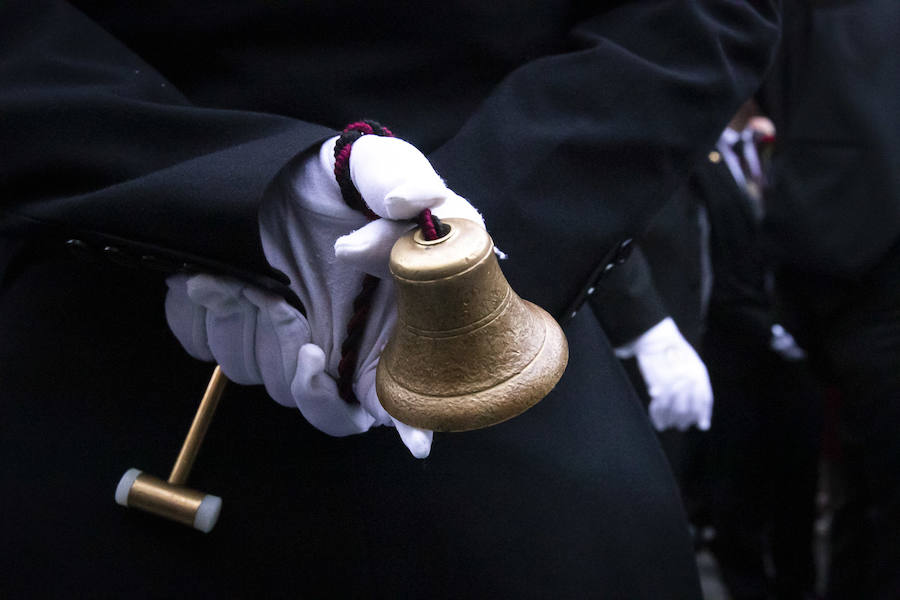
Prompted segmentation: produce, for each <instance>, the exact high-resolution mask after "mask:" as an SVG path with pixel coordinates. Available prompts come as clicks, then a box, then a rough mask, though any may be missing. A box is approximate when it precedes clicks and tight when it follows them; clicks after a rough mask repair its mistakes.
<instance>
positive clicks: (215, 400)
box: [169, 365, 228, 485]
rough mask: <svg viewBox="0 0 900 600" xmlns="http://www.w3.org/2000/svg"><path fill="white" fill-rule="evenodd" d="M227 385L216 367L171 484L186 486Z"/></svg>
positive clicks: (170, 480) (186, 439)
mask: <svg viewBox="0 0 900 600" xmlns="http://www.w3.org/2000/svg"><path fill="white" fill-rule="evenodd" d="M226 383H228V378H227V377H225V375H224V374H223V373H222V369H221V368H219V365H216V369H215V370H214V371H213V374H212V377H211V378H210V380H209V385H208V386H206V393H205V394H203V400H201V401H200V408H198V409H197V414H196V416H194V422H193V423H191V428H190V430H189V431H188V434H187V437H186V438H185V439H184V445H182V446H181V452H179V453H178V458H177V459H175V466H173V467H172V474H171V475H169V483H170V484H172V485H184V484H185V483H187V478H188V475H190V473H191V467H193V466H194V459H196V458H197V452H199V451H200V444H202V443H203V436H205V435H206V430H207V429H208V428H209V423H210V421H212V417H213V414H214V413H215V412H216V406H218V405H219V398H221V397H222V392H223V391H224V390H225V384H226Z"/></svg>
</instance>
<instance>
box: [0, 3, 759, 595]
mask: <svg viewBox="0 0 900 600" xmlns="http://www.w3.org/2000/svg"><path fill="white" fill-rule="evenodd" d="M756 4H757V5H758V6H759V8H758V9H757V8H755V6H751V5H743V4H741V5H736V4H733V3H722V4H721V5H716V6H715V7H713V8H708V7H706V6H702V7H701V6H693V5H691V6H683V5H680V4H672V5H663V6H657V5H656V4H649V5H645V4H644V3H639V2H635V3H621V4H610V6H608V7H606V8H605V9H604V10H599V11H596V14H586V12H585V11H584V10H582V8H581V7H577V6H572V5H569V3H563V2H559V3H554V2H550V3H547V4H545V5H531V4H522V3H509V5H508V6H507V5H503V3H501V5H497V4H496V3H495V4H485V3H481V2H475V3H468V2H444V3H440V4H439V5H435V6H429V7H428V9H427V10H421V9H420V10H416V9H414V8H410V7H405V6H400V5H399V4H389V5H387V6H385V5H379V4H377V3H367V2H363V3H359V5H358V6H354V7H353V9H352V10H351V9H350V7H342V8H341V10H340V11H339V12H338V9H337V8H336V6H337V5H335V4H334V3H330V2H329V3H311V2H305V3H300V4H298V6H296V7H292V6H288V5H286V4H282V3H260V2H254V3H246V4H244V3H238V2H235V3H231V4H229V5H225V4H223V3H221V2H216V3H204V2H200V3H192V4H190V5H189V6H188V7H185V8H183V9H181V10H180V11H177V14H175V11H171V12H167V11H166V10H165V9H160V8H158V7H156V6H151V5H146V6H144V5H141V6H140V7H135V6H129V7H126V6H125V5H109V4H103V5H100V4H97V5H94V4H92V3H88V2H85V3H83V8H84V10H85V12H86V13H87V14H88V15H89V17H90V18H88V17H85V16H83V15H81V14H79V13H78V12H77V11H75V10H73V9H71V8H70V7H68V6H67V5H65V4H63V3H58V2H38V3H36V2H30V3H27V4H26V3H4V4H3V5H2V8H0V56H2V60H0V114H3V120H2V124H0V147H3V148H5V149H14V152H12V153H8V154H7V155H6V156H4V160H3V161H0V162H2V165H0V169H2V171H0V198H2V200H0V202H2V210H3V214H2V218H0V239H2V244H3V250H4V251H3V255H2V256H3V263H2V265H0V273H2V276H0V281H2V288H0V319H2V323H0V331H2V336H3V340H2V344H0V348H2V350H0V352H3V357H2V358H3V360H2V361H0V365H2V366H0V369H2V371H0V381H2V382H3V391H2V393H3V394H4V401H3V410H4V415H3V426H4V428H5V433H4V435H3V436H2V442H0V443H2V444H3V446H2V461H0V462H2V464H3V472H2V475H3V489H4V490H11V491H10V492H9V493H4V495H3V497H4V499H3V502H4V506H3V510H2V511H0V512H2V515H3V517H2V524H0V528H2V529H3V531H4V537H5V540H4V542H5V543H4V545H3V552H4V554H5V555H4V557H3V562H4V564H5V565H7V569H8V572H9V573H12V575H11V576H6V577H4V578H2V581H0V587H2V588H3V591H4V592H6V595H23V594H25V593H27V592H34V591H35V590H44V591H46V592H49V593H50V594H52V595H64V594H71V593H75V594H83V595H92V594H98V595H120V594H123V593H124V592H125V591H130V592H134V593H136V594H137V595H144V596H165V595H168V596H171V595H174V594H180V593H184V592H185V591H189V592H193V593H198V592H199V593H200V595H209V596H219V597H221V596H250V595H269V596H272V595H275V596H279V595H291V596H296V595H306V594H309V595H313V596H323V595H326V594H328V595H330V596H336V597H384V598H396V597H424V596H429V597H485V596H496V597H550V596H552V597H573V598H574V597H585V596H590V595H598V596H603V597H609V598H613V597H619V598H641V597H647V598H660V597H667V598H691V597H697V596H698V595H699V588H698V585H697V579H696V573H695V570H694V568H693V557H692V554H691V549H690V546H689V542H688V539H687V536H686V531H685V526H684V519H683V515H682V513H681V507H680V504H679V502H678V500H677V497H676V495H675V492H674V485H673V482H672V480H671V476H670V474H669V472H668V469H667V468H666V465H665V461H664V459H663V457H662V454H661V453H660V452H659V450H658V447H657V446H656V443H655V440H654V438H653V435H652V432H651V431H650V430H649V428H648V427H647V424H646V420H645V418H644V416H643V414H642V411H641V408H640V406H639V404H638V402H637V401H636V400H635V398H634V396H633V395H632V393H631V392H630V391H629V387H628V384H627V380H626V379H625V375H624V373H623V372H622V371H621V369H620V368H619V367H618V365H617V363H616V361H615V360H614V359H613V357H612V353H611V351H610V348H609V345H608V342H607V341H606V339H605V338H604V336H603V334H602V332H601V330H600V329H599V327H598V325H597V323H596V321H595V320H594V319H593V317H592V315H591V314H590V311H581V312H578V313H577V315H576V316H573V313H575V309H576V308H577V307H578V306H580V303H581V301H582V299H583V297H584V292H585V290H586V289H587V288H588V287H590V286H591V285H592V284H593V283H594V281H595V280H596V278H597V277H598V275H599V273H600V272H602V270H603V266H604V265H605V264H607V263H609V262H611V261H613V260H614V258H615V256H616V254H617V252H618V248H619V246H620V244H621V243H622V242H623V241H624V240H626V239H627V238H628V237H629V236H630V235H632V234H633V233H634V232H636V231H639V230H641V229H643V227H644V226H645V224H646V222H647V220H648V219H649V218H650V216H651V215H652V213H653V212H654V211H655V210H656V209H657V208H659V205H660V199H661V198H665V197H667V196H668V194H669V193H670V192H671V190H672V189H673V188H674V187H675V186H676V185H677V184H678V182H679V180H680V178H681V177H682V175H683V173H684V172H685V169H686V166H687V165H688V164H690V163H691V161H692V160H694V159H695V158H696V155H697V153H698V152H701V151H702V148H703V146H704V144H707V143H710V142H711V141H712V140H713V139H714V138H715V135H716V133H717V130H718V129H719V128H720V127H721V125H722V124H723V123H724V122H725V121H726V120H727V118H728V116H729V115H730V114H731V113H732V112H733V111H734V110H735V109H736V107H737V105H738V103H739V102H740V100H741V98H743V97H745V96H746V95H747V94H749V93H750V92H751V91H752V89H753V88H754V87H755V85H757V83H758V79H759V78H760V77H761V75H762V73H763V71H764V70H765V68H766V65H767V62H768V60H769V54H770V53H769V48H770V47H771V45H772V43H773V41H774V38H775V35H776V27H775V26H774V25H773V24H772V18H773V14H772V8H771V6H768V5H767V4H766V3H762V2H760V3H756ZM345 9H346V10H345ZM413 11H415V12H413ZM336 13H337V14H336ZM673 36H674V39H677V40H678V43H679V45H678V50H677V51H673V48H672V41H673ZM116 38H117V39H116ZM675 57H677V59H675ZM676 73H677V77H673V74H676ZM692 88H696V90H694V89H692ZM697 93H702V94H703V99H704V107H705V109H706V110H705V111H704V112H702V113H701V111H698V110H696V106H695V103H696V102H697V100H696V98H697V95H696V94H697ZM360 116H366V117H373V118H378V119H379V120H382V121H383V122H385V123H388V124H390V125H391V127H392V128H393V129H394V131H395V132H396V133H397V134H398V135H399V136H401V137H404V138H406V139H408V140H410V141H412V142H413V143H415V144H417V145H419V146H420V147H422V148H423V149H424V150H425V151H427V152H428V153H429V155H430V158H431V159H432V161H433V163H434V164H435V166H436V168H437V170H438V172H439V173H440V174H441V175H442V176H444V177H445V178H446V180H447V182H448V184H449V185H450V187H451V188H453V189H455V190H456V191H458V192H459V193H461V194H462V195H464V196H466V197H468V198H469V199H470V200H471V201H472V203H473V204H475V205H476V206H478V207H479V208H480V209H481V210H482V212H483V213H484V215H485V220H486V221H487V223H488V228H489V229H490V231H491V233H492V234H493V236H494V240H495V242H496V243H497V245H498V246H500V247H501V248H503V249H504V250H505V251H506V252H507V253H508V254H509V255H510V257H511V258H510V259H509V260H508V261H505V262H504V265H503V266H504V270H505V272H506V274H507V277H508V279H509V280H510V282H511V284H512V285H513V287H514V289H516V290H517V291H518V292H519V293H520V294H521V295H522V296H523V297H525V298H528V299H530V300H533V301H536V302H537V303H539V304H541V305H543V306H545V307H546V308H548V309H549V310H551V311H552V312H553V313H555V314H557V315H568V319H569V324H568V326H567V334H568V338H569V344H570V355H571V358H570V363H569V367H568V370H567V372H566V374H565V376H564V378H563V380H562V381H561V382H560V384H559V385H558V387H557V389H556V391H554V392H553V393H552V394H551V396H550V397H548V398H547V399H546V400H545V401H544V402H542V403H541V404H539V405H538V406H537V407H536V408H535V409H533V410H531V411H529V412H528V413H526V414H525V415H523V416H522V417H520V418H517V419H514V420H512V421H510V422H508V423H505V424H503V425H500V426H496V427H493V428H490V429H488V430H484V431H477V432H472V433H466V434H459V435H443V436H442V435H438V436H436V438H435V442H434V449H433V451H432V454H431V457H430V458H429V459H427V460H424V461H418V460H414V459H412V458H410V457H409V456H408V455H407V452H406V450H405V449H404V448H403V447H402V445H401V444H400V443H399V441H398V440H397V439H396V434H395V433H394V432H392V431H389V430H379V431H373V432H370V433H368V434H365V435H362V436H357V437H352V438H345V439H332V438H328V437H326V436H324V435H322V434H319V433H317V432H316V431H314V430H313V429H312V428H311V427H309V426H307V425H305V424H304V423H303V421H302V419H301V418H300V417H299V416H298V415H296V414H293V413H291V412H287V411H285V410H284V409H282V408H279V407H278V406H276V405H275V404H274V403H273V402H271V401H270V400H268V399H266V398H265V396H264V394H262V393H261V390H259V389H239V388H236V387H233V388H232V389H231V391H229V392H227V395H226V398H225V399H224V401H223V402H224V404H223V407H222V414H221V415H219V417H218V418H217V421H216V422H214V423H213V427H212V431H211V433H210V438H209V440H208V441H207V443H206V445H205V447H204V452H203V454H202V455H201V457H200V460H199V462H198V464H197V467H196V469H197V473H196V476H195V477H194V478H193V480H192V481H193V482H194V483H195V485H196V486H197V487H198V488H200V489H204V490H209V491H211V492H219V493H221V494H222V495H223V496H224V497H225V504H226V505H225V510H224V512H223V516H222V521H221V522H220V524H219V525H218V526H217V528H216V530H214V531H213V533H212V534H210V536H209V537H203V536H201V535H198V534H196V533H195V532H191V531H187V530H183V529H180V528H178V526H175V525H170V524H168V523H164V522H160V521H159V520H156V519H154V518H151V517H147V516H145V515H140V514H135V513H132V512H128V511H125V510H123V509H121V508H119V507H117V506H115V505H114V504H113V502H112V497H111V496H112V490H113V487H114V486H115V482H116V480H117V478H118V476H119V473H120V472H121V471H122V470H123V469H124V468H126V467H129V466H132V465H134V466H138V467H142V468H145V469H146V470H148V471H150V472H154V473H157V474H160V475H165V470H166V469H167V466H168V464H169V462H170V460H171V458H172V454H173V453H174V450H175V448H177V446H178V443H179V439H180V437H181V436H182V435H183V432H184V429H185V427H186V425H187V423H188V421H189V415H190V413H191V411H192V409H193V405H194V403H195V402H196V398H197V394H198V393H199V391H200V390H201V388H202V384H203V379H204V377H205V376H206V374H207V373H208V371H209V367H208V366H206V365H198V364H196V363H194V362H193V361H191V360H190V359H188V358H187V357H186V356H185V355H184V354H183V353H182V352H181V351H180V350H179V348H178V347H177V344H176V343H175V342H174V340H173V338H172V337H171V335H170V334H169V333H168V332H167V330H166V326H165V324H164V322H163V317H162V296H163V292H164V286H163V285H162V280H161V278H160V277H151V276H150V273H151V271H150V269H151V268H152V269H161V270H162V271H164V272H165V271H169V272H171V271H172V270H178V269H189V270H200V271H213V272H226V273H231V274H234V275H237V276H240V277H244V278H248V279H251V280H253V281H254V282H256V283H257V284H258V285H263V286H266V287H269V288H271V289H275V290H276V291H282V292H284V291H285V283H286V282H285V281H284V278H283V277H282V276H280V275H279V274H278V273H273V272H272V270H271V269H270V268H268V266H267V265H266V264H265V261H264V259H263V257H262V254H261V252H260V251H259V241H258V233H257V225H256V206H257V200H258V198H259V196H260V194H261V193H262V190H263V189H265V187H266V185H267V184H268V183H269V182H270V181H271V179H272V177H273V175H274V174H275V173H276V172H277V171H278V170H279V169H281V168H282V166H283V165H284V164H285V163H287V162H288V161H289V160H290V159H291V158H293V157H295V156H296V155H298V154H300V153H303V152H306V151H309V150H311V149H313V148H315V147H316V146H317V145H318V143H319V142H320V141H321V140H322V139H324V138H326V137H328V136H330V135H332V132H333V128H335V127H339V126H341V125H343V124H344V123H346V122H348V121H350V120H353V119H356V118H359V117H360ZM313 123H316V124H313ZM70 239H75V240H80V242H72V243H70V244H69V246H70V248H71V249H72V250H73V251H74V252H76V253H78V254H80V255H83V256H86V257H87V258H88V260H87V261H82V262H79V261H75V260H73V259H72V258H71V257H69V255H68V254H67V251H66V249H65V246H66V241H67V240H70ZM92 256H97V257H99V258H98V260H99V261H100V262H99V264H95V263H92V262H90V260H91V258H90V257H92ZM113 263H117V264H119V265H123V266H121V267H118V266H113ZM128 265H131V266H132V267H136V268H137V269H138V270H129V268H130V267H129V266H128ZM603 357H605V358H603ZM598 360H599V365H598Z"/></svg>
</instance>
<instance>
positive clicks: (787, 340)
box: [769, 323, 806, 361]
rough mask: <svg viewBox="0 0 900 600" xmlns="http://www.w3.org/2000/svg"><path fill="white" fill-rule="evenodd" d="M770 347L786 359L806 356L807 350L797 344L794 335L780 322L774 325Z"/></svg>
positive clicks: (797, 358) (792, 359)
mask: <svg viewBox="0 0 900 600" xmlns="http://www.w3.org/2000/svg"><path fill="white" fill-rule="evenodd" d="M769 347H770V348H771V349H772V350H773V351H774V352H775V353H776V354H778V356H780V357H781V358H783V359H784V360H789V361H796V360H803V359H804V358H806V351H805V350H804V349H803V348H801V347H800V346H799V345H798V344H797V341H796V340H795V339H794V336H792V335H791V334H790V332H788V330H786V329H785V328H784V327H782V326H781V325H779V324H778V323H775V324H774V325H772V337H771V338H770V340H769Z"/></svg>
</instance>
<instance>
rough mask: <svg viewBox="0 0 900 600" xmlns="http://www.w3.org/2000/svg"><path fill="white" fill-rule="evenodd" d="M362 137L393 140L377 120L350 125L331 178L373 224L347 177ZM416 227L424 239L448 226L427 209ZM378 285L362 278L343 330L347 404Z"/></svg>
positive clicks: (341, 371) (352, 398)
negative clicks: (368, 136)
mask: <svg viewBox="0 0 900 600" xmlns="http://www.w3.org/2000/svg"><path fill="white" fill-rule="evenodd" d="M364 135H380V136H383V137H394V134H393V133H392V132H391V130H390V129H388V128H387V127H385V126H383V125H381V124H380V123H378V122H376V121H370V120H362V121H356V122H354V123H350V124H349V125H347V126H346V127H345V128H344V130H343V131H342V132H341V136H340V137H339V138H338V140H337V142H336V143H335V145H334V177H335V179H337V183H338V186H339V187H340V189H341V196H342V197H343V199H344V202H346V203H347V206H349V207H350V208H352V209H353V210H357V211H359V212H361V213H363V214H364V215H366V217H367V218H368V219H369V220H370V221H374V220H375V219H378V218H379V217H378V215H377V214H375V213H374V212H373V211H372V209H371V208H369V206H368V205H367V204H366V202H365V200H363V197H362V195H361V194H360V193H359V190H357V189H356V186H355V185H353V181H352V179H351V178H350V153H351V152H352V149H353V142H355V141H356V140H358V139H359V138H361V137H362V136H364ZM419 226H420V227H421V228H422V233H423V235H424V236H425V239H426V240H435V239H438V238H440V237H442V236H444V235H446V233H447V231H448V230H449V227H448V226H447V225H445V224H443V223H441V221H440V220H439V219H438V218H437V217H436V216H434V215H432V214H431V211H430V210H429V209H427V208H426V209H425V210H423V211H422V212H421V213H420V214H419ZM378 282H379V279H378V278H377V277H375V276H374V275H366V276H365V277H364V278H363V282H362V290H360V292H359V294H358V295H357V296H356V298H355V299H354V300H353V314H352V315H351V316H350V321H349V322H348V323H347V329H346V332H347V337H346V338H344V343H343V344H341V362H340V364H339V365H338V382H337V385H338V393H339V394H340V396H341V398H342V399H343V400H344V401H345V402H348V403H357V402H359V399H358V398H357V397H356V394H355V393H354V391H353V373H354V372H355V371H356V364H357V362H358V361H359V345H360V342H361V341H362V337H363V333H364V332H365V329H366V323H367V322H368V320H369V312H370V309H371V306H372V298H373V297H374V296H375V292H376V290H377V289H378Z"/></svg>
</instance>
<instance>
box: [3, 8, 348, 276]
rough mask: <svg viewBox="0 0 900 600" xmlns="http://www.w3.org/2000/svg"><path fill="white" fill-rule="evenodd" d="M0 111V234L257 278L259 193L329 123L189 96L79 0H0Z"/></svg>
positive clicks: (268, 272) (260, 264)
mask: <svg viewBox="0 0 900 600" xmlns="http://www.w3.org/2000/svg"><path fill="white" fill-rule="evenodd" d="M0 115H2V118H0V148H2V160H0V233H4V232H5V233H9V232H10V230H16V231H17V232H21V231H22V230H25V231H29V230H33V229H35V228H40V229H42V230H46V229H47V228H48V227H49V228H56V229H58V230H59V233H60V236H63V237H77V238H80V239H85V240H89V241H91V242H92V243H96V244H98V245H100V246H101V247H102V246H103V245H106V244H112V245H113V246H115V245H120V247H124V248H127V250H126V253H135V254H137V255H138V258H139V257H140V255H141V254H144V253H151V254H154V255H156V256H157V257H159V255H160V254H162V255H170V256H169V258H170V259H171V260H172V261H175V262H179V261H192V262H199V263H200V264H202V265H203V268H204V269H213V270H224V271H237V272H238V273H239V274H240V273H241V272H243V273H244V274H253V275H256V276H260V275H261V276H262V278H263V279H269V280H272V279H273V278H274V279H277V278H279V274H277V273H275V272H274V270H272V269H270V268H269V266H268V265H267V264H266V262H265V260H264V258H263V253H262V250H261V248H260V244H259V233H258V226H257V218H256V211H257V204H258V199H259V198H260V196H261V195H262V192H263V191H264V188H265V186H266V185H267V184H268V183H269V182H270V181H271V180H272V178H273V177H274V175H275V173H277V171H278V170H279V169H280V168H281V167H282V166H283V165H284V164H285V163H286V162H287V161H289V160H290V159H291V158H292V157H294V156H296V155H297V154H298V153H301V152H303V151H304V150H305V149H308V148H310V147H312V146H313V145H314V144H315V143H316V142H318V141H320V140H322V139H323V138H326V137H327V136H329V135H332V134H333V132H332V130H330V129H327V128H324V127H320V126H317V125H312V124H309V123H304V122H300V121H297V120H293V119H288V118H284V117H279V116H275V115H271V114H262V113H254V112H249V111H233V110H220V109H209V108H203V107H198V106H194V105H192V104H191V103H190V102H189V101H188V100H187V99H186V98H185V97H184V96H183V95H182V94H181V93H180V92H179V91H178V90H177V89H175V87H174V86H173V85H171V83H170V82H168V81H167V80H166V79H164V78H163V77H162V76H161V75H160V74H158V73H157V72H155V71H154V69H153V68H151V67H150V66H149V65H148V64H146V63H145V62H143V61H142V60H141V58H139V57H138V56H136V55H135V54H133V53H132V52H131V51H130V50H129V49H128V48H127V47H125V46H124V45H123V44H121V43H120V42H119V41H117V40H116V39H115V38H113V37H112V36H110V35H109V34H107V33H106V32H105V31H104V30H103V29H101V28H100V27H98V26H97V25H96V24H95V23H93V22H92V21H91V20H90V19H88V18H87V17H85V16H84V15H83V14H82V13H80V12H79V11H78V10H76V9H74V8H72V7H71V6H69V5H68V4H66V3H64V2H56V1H40V0H37V1H34V2H31V1H29V2H27V3H26V2H16V1H10V2H3V3H0ZM226 232H227V233H226ZM253 275H250V276H251V278H252V276H253ZM282 281H283V278H282Z"/></svg>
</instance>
